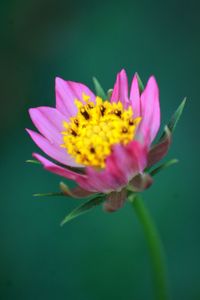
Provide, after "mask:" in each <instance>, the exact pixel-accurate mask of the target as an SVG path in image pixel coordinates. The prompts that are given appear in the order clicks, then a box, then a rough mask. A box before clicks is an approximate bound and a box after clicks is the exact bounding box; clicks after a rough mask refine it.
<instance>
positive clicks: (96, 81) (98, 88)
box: [92, 77, 107, 100]
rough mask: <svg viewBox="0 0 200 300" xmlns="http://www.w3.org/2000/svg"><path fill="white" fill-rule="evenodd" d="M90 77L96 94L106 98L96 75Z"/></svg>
mask: <svg viewBox="0 0 200 300" xmlns="http://www.w3.org/2000/svg"><path fill="white" fill-rule="evenodd" d="M92 79H93V83H94V87H95V91H96V95H97V96H99V97H101V98H102V99H103V100H106V99H107V96H106V93H105V91H104V89H103V88H102V86H101V84H100V83H99V81H98V80H97V78H96V77H93V78H92Z"/></svg>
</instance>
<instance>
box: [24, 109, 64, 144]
mask: <svg viewBox="0 0 200 300" xmlns="http://www.w3.org/2000/svg"><path fill="white" fill-rule="evenodd" d="M29 114H30V117H31V120H32V121H33V124H34V125H35V127H36V128H37V129H38V130H39V131H40V133H41V134H42V135H44V136H45V137H46V138H47V139H48V140H49V141H50V142H51V143H55V144H57V145H58V146H60V145H61V144H62V143H63V136H62V134H61V132H62V131H63V129H64V127H63V121H66V118H65V117H64V116H63V115H62V114H61V113H60V112H59V111H58V110H57V109H55V108H51V107H37V108H31V109H29Z"/></svg>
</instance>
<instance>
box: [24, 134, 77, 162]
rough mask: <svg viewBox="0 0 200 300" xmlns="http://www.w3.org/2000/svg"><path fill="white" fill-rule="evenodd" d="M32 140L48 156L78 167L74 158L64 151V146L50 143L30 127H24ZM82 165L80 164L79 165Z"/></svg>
mask: <svg viewBox="0 0 200 300" xmlns="http://www.w3.org/2000/svg"><path fill="white" fill-rule="evenodd" d="M26 131H27V132H28V134H29V135H30V137H31V138H32V140H33V141H34V142H35V143H36V145H37V146H38V147H39V148H40V149H42V151H44V153H46V154H47V155H48V156H50V157H51V158H53V159H55V160H57V161H58V162H60V163H62V164H64V165H67V166H71V167H80V165H78V164H77V163H76V162H75V161H74V159H73V158H72V157H71V156H70V155H69V154H68V153H67V152H66V150H65V149H64V148H61V147H59V146H58V145H56V144H55V143H51V142H50V141H48V140H47V139H46V138H44V137H43V136H42V135H40V134H39V133H37V132H35V131H32V130H30V129H26ZM81 167H82V165H81Z"/></svg>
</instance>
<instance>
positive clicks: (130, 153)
mask: <svg viewBox="0 0 200 300" xmlns="http://www.w3.org/2000/svg"><path fill="white" fill-rule="evenodd" d="M146 164H147V150H146V148H145V147H144V146H142V145H141V144H140V143H139V142H138V141H132V142H130V143H129V144H128V145H126V146H122V145H115V146H114V147H113V152H112V154H111V155H110V156H108V158H107V160H106V168H105V169H104V170H102V171H98V170H95V169H94V168H86V174H87V177H85V178H83V179H82V178H81V180H80V181H79V184H80V185H81V186H82V187H83V188H85V189H87V190H90V191H93V192H102V193H110V192H112V191H116V190H121V189H122V188H123V187H124V186H126V185H127V184H128V182H129V181H130V180H131V179H132V178H133V177H134V176H135V175H136V174H138V173H139V172H141V171H143V169H144V168H145V167H146Z"/></svg>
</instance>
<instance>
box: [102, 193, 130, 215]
mask: <svg viewBox="0 0 200 300" xmlns="http://www.w3.org/2000/svg"><path fill="white" fill-rule="evenodd" d="M126 194H127V193H126V190H125V189H123V190H122V191H120V192H112V193H111V194H109V196H108V197H107V200H106V202H104V209H105V211H107V212H114V211H116V210H118V209H119V208H121V207H122V206H123V205H124V202H125V200H126Z"/></svg>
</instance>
